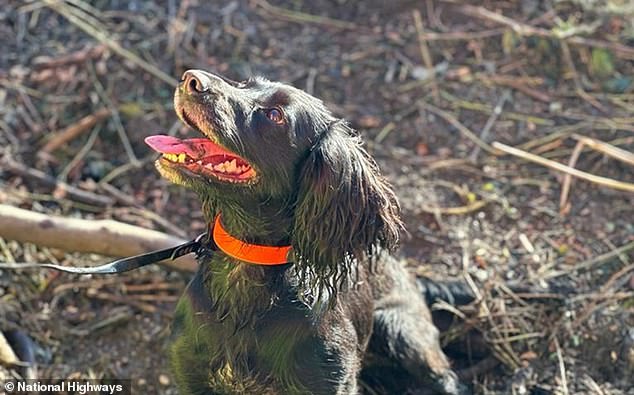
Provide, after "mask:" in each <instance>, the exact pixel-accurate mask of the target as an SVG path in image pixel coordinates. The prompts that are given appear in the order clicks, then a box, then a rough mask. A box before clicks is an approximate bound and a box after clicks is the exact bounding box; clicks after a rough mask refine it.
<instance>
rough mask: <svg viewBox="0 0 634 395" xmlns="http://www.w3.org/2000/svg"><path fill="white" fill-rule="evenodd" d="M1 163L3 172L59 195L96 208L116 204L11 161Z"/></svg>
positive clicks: (105, 197)
mask: <svg viewBox="0 0 634 395" xmlns="http://www.w3.org/2000/svg"><path fill="white" fill-rule="evenodd" d="M1 163H2V165H3V170H6V171H8V172H10V173H13V174H17V175H20V176H22V177H28V178H33V179H35V180H37V181H39V182H41V183H43V184H45V185H48V186H51V187H53V188H55V191H56V192H57V193H58V194H68V196H70V197H72V198H73V199H77V200H79V201H82V202H84V203H88V204H92V205H95V206H111V205H113V204H114V200H113V199H111V198H109V197H108V196H102V195H97V194H95V193H92V192H89V191H85V190H83V189H79V188H76V187H74V186H72V185H69V184H67V183H65V182H62V181H59V180H57V179H55V178H53V177H51V176H49V175H48V174H46V173H44V172H43V171H41V170H38V169H33V168H31V167H26V166H24V165H22V164H19V163H17V162H15V161H13V160H10V159H6V160H4V161H2V162H1Z"/></svg>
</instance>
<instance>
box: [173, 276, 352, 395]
mask: <svg viewBox="0 0 634 395" xmlns="http://www.w3.org/2000/svg"><path fill="white" fill-rule="evenodd" d="M210 294H213V292H211V293H210V292H208V290H207V289H206V288H205V284H204V283H203V278H202V275H200V274H199V275H197V276H196V277H195V278H194V279H193V280H192V282H191V283H190V285H189V287H188V290H187V292H186V293H185V295H184V296H183V298H182V299H181V301H180V302H179V306H178V308H177V313H176V316H175V319H174V328H173V336H174V342H173V345H172V349H171V353H172V355H171V357H172V365H173V370H174V374H175V375H176V379H177V381H179V382H180V383H181V387H182V386H183V385H187V386H188V387H187V388H188V389H191V390H192V391H191V392H194V390H195V389H196V388H201V389H202V388H204V387H207V388H208V389H212V390H213V391H214V392H218V393H263V394H264V393H302V392H305V389H306V388H311V391H312V392H317V393H320V392H321V391H315V388H314V386H316V385H317V386H319V385H321V384H319V383H323V382H328V381H329V380H324V378H326V377H329V378H331V379H336V378H337V377H339V376H341V375H342V374H343V364H344V362H345V361H342V360H341V358H340V357H339V356H338V353H337V352H336V351H335V350H334V349H335V348H336V346H335V345H333V344H332V341H333V339H332V338H331V336H328V338H327V336H325V334H323V333H321V331H320V325H319V323H317V322H314V317H313V312H311V310H310V309H309V308H308V307H307V306H305V305H304V304H302V303H300V302H299V301H297V298H296V297H294V296H293V295H292V292H290V293H281V294H279V295H277V298H276V299H275V303H274V304H273V305H270V304H269V303H270V297H271V295H270V294H269V295H265V294H260V295H259V296H260V297H262V298H266V297H268V298H269V301H265V300H260V301H259V302H261V304H260V307H261V306H267V308H266V309H261V310H260V309H258V308H254V307H253V305H254V304H255V305H258V304H259V303H254V302H255V301H249V302H250V303H247V304H245V305H244V306H242V309H243V311H241V310H240V306H241V304H240V303H238V302H236V301H234V302H235V304H234V305H231V306H227V304H226V303H222V302H216V301H214V300H212V297H211V296H210ZM245 297H247V296H246V295H245ZM225 302H227V301H225ZM252 302H253V303H252ZM332 330H333V328H332V327H331V328H329V332H332ZM335 330H336V328H335ZM345 331H346V329H345V328H341V337H349V336H350V333H343V332H345ZM335 340H336V339H335ZM183 383H185V384H183ZM317 390H318V389H317ZM323 390H324V393H327V392H328V390H329V389H327V388H324V389H323ZM183 392H185V391H183Z"/></svg>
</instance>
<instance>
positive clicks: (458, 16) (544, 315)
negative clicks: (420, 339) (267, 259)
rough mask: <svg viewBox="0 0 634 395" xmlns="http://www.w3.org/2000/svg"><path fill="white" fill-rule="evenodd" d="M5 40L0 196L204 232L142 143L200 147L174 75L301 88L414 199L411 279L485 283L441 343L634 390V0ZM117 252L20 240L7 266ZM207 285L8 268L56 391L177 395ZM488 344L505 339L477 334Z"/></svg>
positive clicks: (12, 311)
mask: <svg viewBox="0 0 634 395" xmlns="http://www.w3.org/2000/svg"><path fill="white" fill-rule="evenodd" d="M0 35H1V37H2V39H1V42H0V158H1V161H0V203H3V204H9V205H13V206H17V207H20V208H25V209H29V210H33V211H36V212H41V213H47V214H56V215H62V216H67V217H81V218H86V219H91V218H111V219H116V220H119V221H123V222H127V223H131V224H135V225H139V226H143V227H147V228H152V229H157V230H161V231H164V232H167V233H172V234H176V235H180V236H183V237H193V236H195V235H197V234H199V233H200V232H201V230H202V229H203V228H204V227H205V223H204V220H203V218H202V216H201V214H200V209H199V205H198V202H197V201H196V199H195V197H194V196H193V194H191V193H189V192H188V191H185V190H182V189H180V188H177V187H174V186H170V185H168V184H167V183H166V182H165V181H163V180H161V179H160V178H159V176H158V174H157V173H156V172H155V171H154V168H153V166H152V161H153V159H154V154H153V153H151V152H150V149H149V148H148V147H147V146H145V145H144V144H143V139H144V137H146V136H148V135H150V134H156V133H157V132H161V133H167V132H171V133H176V134H185V133H188V131H187V130H185V129H184V128H183V127H182V126H181V125H180V123H178V122H177V120H176V116H175V114H174V113H173V111H172V104H171V96H172V92H173V84H174V83H175V81H176V80H177V79H178V78H179V76H180V75H181V74H182V72H183V71H184V70H186V69H189V68H202V69H209V70H213V71H216V72H220V73H224V74H226V75H227V76H229V77H231V78H234V79H238V80H240V79H244V78H246V77H248V76H250V75H253V74H258V75H263V76H266V77H268V78H270V79H274V80H282V81H285V82H289V83H291V84H293V85H295V86H297V87H299V88H302V89H305V90H307V91H308V92H309V93H312V94H314V95H315V96H318V97H320V98H322V99H323V100H324V101H325V102H326V103H327V104H328V106H329V107H330V108H331V109H332V110H333V111H334V112H335V113H336V114H337V115H339V116H342V117H345V118H346V119H347V120H348V121H349V122H350V124H351V125H352V126H353V127H354V128H355V129H356V130H358V131H359V133H361V134H362V135H363V136H364V138H365V140H366V142H367V147H368V149H369V150H370V152H371V153H372V154H373V155H374V156H375V157H376V158H377V160H378V161H379V164H380V166H381V168H382V170H383V172H384V173H385V174H386V175H387V176H388V177H389V179H390V180H391V181H392V183H393V184H394V186H395V188H396V190H397V193H398V195H399V198H400V201H401V204H402V206H403V217H404V220H405V222H406V224H407V227H408V231H409V234H408V235H407V236H406V237H405V240H404V242H403V245H402V248H401V251H400V254H401V255H402V257H403V259H405V260H407V262H408V264H409V265H410V267H411V268H412V270H413V271H415V272H416V273H417V274H419V275H426V276H432V277H434V278H439V279H448V278H460V279H462V280H466V281H469V282H470V283H471V284H472V285H473V287H474V289H477V290H478V294H479V296H480V297H479V299H478V301H477V302H475V303H473V304H471V305H468V306H460V307H459V308H455V307H451V306H447V305H439V306H436V308H438V309H441V310H449V311H451V312H453V314H455V316H456V317H457V318H456V319H455V322H454V324H453V325H452V327H451V329H449V330H447V331H445V332H444V334H443V338H444V341H445V342H446V343H451V342H452V341H459V345H458V346H454V347H450V354H451V355H452V357H453V358H454V363H455V365H456V366H457V367H458V368H459V369H461V370H462V373H463V374H464V375H465V377H466V381H467V382H469V383H470V384H471V385H472V386H473V388H474V393H477V394H535V395H537V394H597V395H600V394H604V395H608V394H614V395H616V394H634V378H633V377H634V276H633V273H634V220H633V218H634V193H633V192H632V190H633V187H632V183H634V161H633V160H632V152H633V151H634V77H633V76H634V4H633V3H632V2H631V1H627V0H625V1H623V0H603V1H602V0H583V1H582V0H576V1H573V0H570V1H566V0H546V1H536V0H522V1H493V0H492V1H483V2H461V1H455V0H454V1H450V0H447V1H437V0H426V1H423V0H420V1H407V0H395V1H392V2H388V1H385V2H383V1H376V0H369V1H354V0H314V1H301V0H294V1H269V2H265V1H262V0H251V1H214V2H211V1H209V2H208V1H202V0H189V1H187V0H183V1H176V0H169V1H165V2H160V1H118V0H96V1H91V2H87V1H81V0H66V1H65V2H64V1H52V0H45V1H13V0H0ZM104 108H105V109H107V111H105V110H103V109H104ZM87 116H88V117H93V119H96V122H95V123H94V125H88V127H86V125H84V126H81V125H82V123H81V122H80V120H81V119H82V118H84V117H87ZM77 125H79V129H80V132H81V133H78V134H77V135H76V136H75V137H74V138H73V139H72V140H70V141H68V142H65V143H64V144H61V145H59V146H57V147H53V149H48V150H46V149H44V147H46V144H47V143H48V142H50V141H51V139H52V138H53V137H55V136H56V135H57V134H58V133H60V131H62V130H64V128H68V127H73V126H77ZM584 137H589V138H592V139H593V140H591V141H588V140H585V141H586V142H588V144H585V145H584V146H583V147H581V146H579V147H580V148H579V149H578V150H576V149H575V148H576V147H577V143H578V142H579V141H584V140H583V138H584ZM597 140H598V141H601V142H604V143H607V144H609V145H600V144H599V145H598V147H597V144H596V141H597ZM493 142H500V143H503V144H505V145H508V146H512V147H517V148H520V149H521V150H522V152H530V153H532V154H534V155H537V156H538V159H539V158H541V159H548V160H551V161H555V162H557V163H563V164H568V163H569V162H570V161H572V163H573V165H574V167H575V168H577V169H579V170H582V171H584V172H586V173H589V174H592V175H596V176H601V177H604V178H609V179H612V180H618V181H620V182H621V183H620V184H619V183H616V182H614V181H611V180H607V181H605V180H598V182H597V180H594V181H592V182H590V181H585V180H581V179H578V178H573V179H567V178H566V177H564V173H562V172H561V171H555V170H552V169H550V168H548V167H546V166H543V165H540V164H537V163H534V162H531V161H527V160H525V159H521V158H519V157H517V156H515V155H509V154H507V153H504V152H502V151H498V150H496V149H494V148H492V144H493ZM593 143H594V147H595V148H590V147H591V146H592V144H593ZM496 147H499V146H497V145H496ZM581 148H583V149H581ZM618 148H620V149H621V150H624V151H619V150H618ZM628 151H629V152H628ZM520 155H523V154H521V153H520ZM615 155H616V156H617V157H620V159H618V158H617V159H615V157H614V156H615ZM576 156H578V159H576V160H575V157H576ZM571 158H572V159H571ZM16 163H17V164H19V165H21V166H17V167H16V166H15V164H16ZM549 163H550V162H549ZM34 169H35V170H39V171H41V172H43V174H44V176H48V179H49V181H50V180H54V181H55V182H57V187H55V186H51V185H50V183H47V182H46V181H44V178H46V177H41V174H40V177H39V178H38V177H37V176H34V171H33V170H34ZM61 182H63V183H67V184H68V185H70V186H72V187H75V188H77V189H79V190H81V191H86V192H88V193H89V196H88V197H89V198H86V196H84V195H73V194H71V193H65V192H64V191H63V188H60V186H59V185H60V184H59V183H61ZM619 187H620V189H618V188H619ZM628 187H629V188H630V189H629V192H628V191H625V190H624V189H627V188H628ZM566 189H568V190H569V192H567V193H562V191H563V190H566ZM566 195H567V196H566ZM82 196H83V198H82ZM94 196H97V197H101V198H102V199H101V200H99V199H97V200H95V199H92V198H90V197H94ZM561 201H563V202H561ZM0 221H1V220H0ZM0 227H2V223H0ZM107 260H108V258H107V257H102V256H98V255H91V254H77V253H72V252H62V251H59V250H55V249H50V248H45V247H41V246H36V245H32V244H28V243H20V242H16V241H12V240H5V239H2V238H0V261H2V262H51V261H53V262H59V263H61V264H65V265H80V264H88V263H90V264H92V263H98V262H105V261H107ZM188 277H189V274H188V273H181V272H178V271H173V270H168V269H165V268H161V267H154V268H147V269H142V270H139V271H137V272H133V273H132V274H126V275H122V276H118V277H116V278H113V277H85V276H84V277H78V276H72V275H65V274H64V275H62V274H58V273H54V272H50V271H42V272H33V271H26V270H20V271H6V270H0V330H2V331H5V332H8V331H11V330H18V331H20V332H21V333H25V334H28V336H30V337H31V338H32V339H33V340H34V343H35V346H34V349H35V353H36V358H37V361H38V365H39V367H38V375H39V377H44V378H47V377H50V378H62V377H81V378H103V377H108V378H130V379H132V380H133V384H134V386H135V388H136V392H135V393H148V394H154V393H157V394H174V393H176V391H175V389H174V387H173V385H172V382H171V379H170V377H169V372H168V369H167V366H166V365H167V364H166V358H165V356H164V355H165V354H164V347H165V344H166V340H167V334H168V331H167V328H168V325H169V322H170V319H171V314H172V309H173V307H174V303H175V301H176V299H177V297H178V295H179V294H180V293H181V291H182V289H183V287H184V286H185V284H186V282H187V280H188ZM518 289H522V291H518ZM468 331H472V333H473V332H476V333H479V334H480V337H481V338H482V339H483V340H484V347H482V344H480V345H479V346H476V345H473V348H470V346H467V345H465V343H464V342H460V340H461V339H464V338H465V333H467V332H468ZM480 343H482V342H480ZM21 372H22V370H21V369H20V368H16V367H7V366H5V367H0V376H2V375H4V376H7V375H17V374H20V373H21ZM366 391H367V393H376V392H373V391H375V390H373V389H371V388H366ZM388 393H389V391H388Z"/></svg>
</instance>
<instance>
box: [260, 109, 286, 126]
mask: <svg viewBox="0 0 634 395" xmlns="http://www.w3.org/2000/svg"><path fill="white" fill-rule="evenodd" d="M264 111H265V114H266V117H267V118H268V119H269V120H270V121H271V122H273V123H274V124H276V125H283V124H284V123H286V119H284V113H283V112H282V110H280V109H279V108H270V109H268V110H264Z"/></svg>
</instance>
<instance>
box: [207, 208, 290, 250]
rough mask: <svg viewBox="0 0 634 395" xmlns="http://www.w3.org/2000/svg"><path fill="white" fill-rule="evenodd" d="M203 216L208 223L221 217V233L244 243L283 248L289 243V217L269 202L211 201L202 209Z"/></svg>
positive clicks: (284, 211) (288, 214)
mask: <svg viewBox="0 0 634 395" xmlns="http://www.w3.org/2000/svg"><path fill="white" fill-rule="evenodd" d="M204 207H205V208H207V207H208V208H210V209H206V210H205V216H206V217H207V219H208V220H209V221H210V223H212V221H213V220H214V219H215V217H216V215H218V214H222V225H223V227H224V229H225V230H226V231H227V232H228V233H229V234H230V235H231V236H233V237H235V238H236V239H239V240H242V241H244V242H247V243H253V244H262V245H270V246H283V245H288V244H290V243H291V228H292V215H291V213H290V210H289V209H288V207H287V205H286V204H284V203H282V202H275V201H273V200H267V201H264V202H260V201H251V200H250V201H235V200H223V201H219V200H215V201H214V202H213V203H211V204H207V205H205V206H204Z"/></svg>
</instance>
